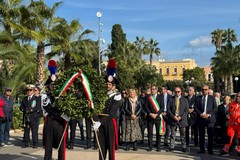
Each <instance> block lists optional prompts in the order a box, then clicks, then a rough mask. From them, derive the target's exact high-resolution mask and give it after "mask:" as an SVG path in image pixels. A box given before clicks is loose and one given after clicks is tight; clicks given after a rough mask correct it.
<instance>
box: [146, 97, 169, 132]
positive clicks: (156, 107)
mask: <svg viewBox="0 0 240 160" xmlns="http://www.w3.org/2000/svg"><path fill="white" fill-rule="evenodd" d="M149 101H150V102H151V104H152V106H153V108H154V110H155V111H156V112H158V111H159V110H160V105H159V104H158V102H157V100H156V98H155V97H154V96H149ZM160 118H161V122H160V126H159V134H160V135H164V133H165V122H164V120H163V117H162V114H160Z"/></svg>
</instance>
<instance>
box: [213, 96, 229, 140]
mask: <svg viewBox="0 0 240 160" xmlns="http://www.w3.org/2000/svg"><path fill="white" fill-rule="evenodd" d="M230 100H231V97H230V96H225V98H224V102H223V103H222V104H220V105H219V106H218V112H217V118H216V121H217V127H216V130H217V131H216V132H215V133H216V134H215V135H216V139H215V141H216V143H220V144H224V137H226V136H227V121H228V113H227V111H228V107H229V104H230V102H231V101H230Z"/></svg>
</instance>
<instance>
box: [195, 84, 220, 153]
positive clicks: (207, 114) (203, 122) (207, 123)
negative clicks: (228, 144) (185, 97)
mask: <svg viewBox="0 0 240 160" xmlns="http://www.w3.org/2000/svg"><path fill="white" fill-rule="evenodd" d="M208 91H209V87H208V85H203V87H202V93H203V95H202V96H199V97H198V98H197V101H196V107H195V111H196V113H197V119H196V123H197V125H198V126H199V144H200V151H199V152H198V153H204V152H205V128H207V134H208V154H213V135H214V134H213V133H214V124H215V122H216V117H215V114H216V112H217V104H216V100H215V97H214V96H212V95H209V93H208Z"/></svg>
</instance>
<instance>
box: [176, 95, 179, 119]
mask: <svg viewBox="0 0 240 160" xmlns="http://www.w3.org/2000/svg"><path fill="white" fill-rule="evenodd" d="M178 115H179V98H176V116H178Z"/></svg>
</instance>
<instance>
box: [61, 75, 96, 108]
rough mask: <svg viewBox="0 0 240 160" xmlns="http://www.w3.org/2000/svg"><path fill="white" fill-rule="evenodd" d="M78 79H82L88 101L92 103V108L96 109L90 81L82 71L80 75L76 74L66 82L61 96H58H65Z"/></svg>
mask: <svg viewBox="0 0 240 160" xmlns="http://www.w3.org/2000/svg"><path fill="white" fill-rule="evenodd" d="M77 77H80V78H81V82H82V85H83V88H84V91H85V94H86V96H87V99H88V101H89V103H90V108H94V105H93V101H92V99H93V96H92V93H91V89H90V85H89V81H88V79H87V76H86V75H85V74H83V73H82V70H79V72H78V73H75V74H74V75H73V76H72V77H71V78H70V79H69V80H68V81H66V82H65V83H64V85H63V86H62V88H61V89H60V92H59V95H58V96H61V95H63V94H64V93H65V92H66V91H67V90H68V88H69V87H70V86H71V84H72V83H73V82H74V80H75V79H76V78H77Z"/></svg>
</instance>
